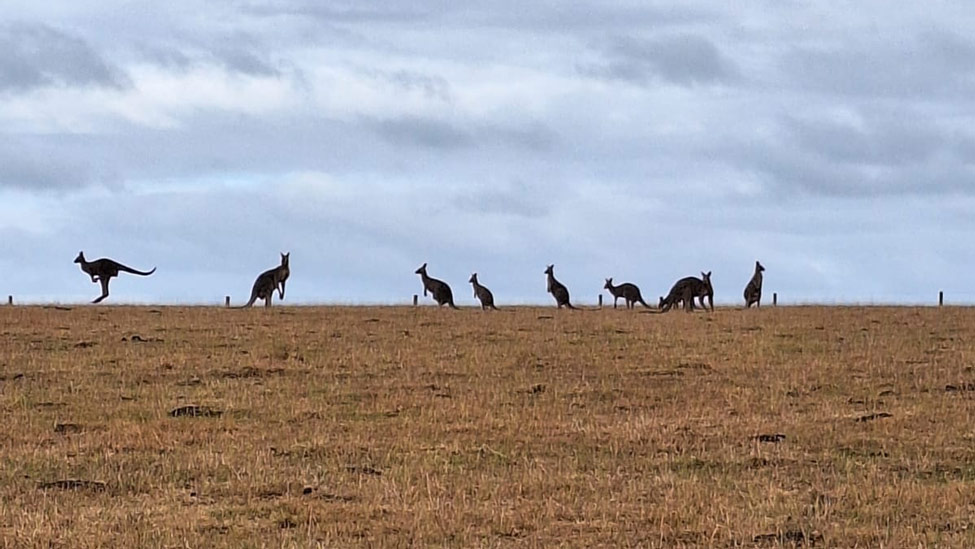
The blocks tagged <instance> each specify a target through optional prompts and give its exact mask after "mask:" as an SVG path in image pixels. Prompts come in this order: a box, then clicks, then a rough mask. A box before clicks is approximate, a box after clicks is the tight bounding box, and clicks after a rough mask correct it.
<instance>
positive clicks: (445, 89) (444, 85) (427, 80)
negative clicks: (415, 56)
mask: <svg viewBox="0 0 975 549" xmlns="http://www.w3.org/2000/svg"><path fill="white" fill-rule="evenodd" d="M377 74H378V75H379V76H381V77H382V78H384V79H385V80H386V81H387V82H390V83H391V84H393V85H395V86H398V87H399V88H401V89H403V90H406V91H414V90H418V91H420V92H422V93H423V94H424V95H425V96H427V97H429V98H436V99H439V100H441V101H444V102H448V103H449V102H450V101H451V94H450V84H449V83H448V82H447V80H446V79H445V78H443V77H440V76H431V75H427V74H423V73H421V72H416V71H408V70H403V69H401V70H397V71H392V72H380V73H377Z"/></svg>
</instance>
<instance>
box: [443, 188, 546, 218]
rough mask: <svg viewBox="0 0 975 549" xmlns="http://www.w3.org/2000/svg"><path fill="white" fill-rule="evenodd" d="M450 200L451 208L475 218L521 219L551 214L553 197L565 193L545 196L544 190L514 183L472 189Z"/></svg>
mask: <svg viewBox="0 0 975 549" xmlns="http://www.w3.org/2000/svg"><path fill="white" fill-rule="evenodd" d="M472 186H473V188H471V189H469V190H465V191H463V192H460V193H458V195H457V196H456V197H455V198H454V199H453V204H454V206H455V207H457V208H459V209H461V210H463V211H467V212H475V213H479V214H487V215H505V216H517V217H525V218H541V217H545V216H546V215H548V214H549V212H550V211H551V205H550V204H551V203H552V202H555V201H556V200H555V198H554V197H556V196H558V197H559V198H563V196H562V195H564V194H565V193H559V194H555V193H550V192H546V188H547V186H545V185H541V184H535V185H528V184H526V183H524V182H522V181H518V182H515V183H512V184H508V185H497V184H488V185H472Z"/></svg>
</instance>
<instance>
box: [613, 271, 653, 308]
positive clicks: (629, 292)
mask: <svg viewBox="0 0 975 549" xmlns="http://www.w3.org/2000/svg"><path fill="white" fill-rule="evenodd" d="M603 288H605V289H607V290H609V293H610V294H612V296H613V308H614V309H615V308H616V302H617V301H618V300H619V298H621V297H622V298H623V301H625V302H626V308H627V309H632V308H633V306H634V304H636V303H642V304H643V306H644V307H646V308H648V309H649V308H650V306H649V305H647V302H646V301H644V300H643V296H642V295H640V288H637V286H636V284H630V283H629V282H624V283H622V284H620V285H619V286H613V278H612V277H610V278H607V279H606V284H605V285H604V286H603Z"/></svg>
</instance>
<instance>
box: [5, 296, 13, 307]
mask: <svg viewBox="0 0 975 549" xmlns="http://www.w3.org/2000/svg"><path fill="white" fill-rule="evenodd" d="M13 304H14V296H12V295H8V296H7V305H13Z"/></svg>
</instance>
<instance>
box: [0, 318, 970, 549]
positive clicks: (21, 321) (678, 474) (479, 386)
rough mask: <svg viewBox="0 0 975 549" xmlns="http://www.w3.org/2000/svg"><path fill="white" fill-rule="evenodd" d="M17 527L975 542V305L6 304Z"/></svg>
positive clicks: (469, 538) (6, 383)
mask: <svg viewBox="0 0 975 549" xmlns="http://www.w3.org/2000/svg"><path fill="white" fill-rule="evenodd" d="M0 335H2V338H0V411H2V414H3V415H2V417H3V418H4V419H5V422H4V423H5V424H4V427H3V429H2V430H0V448H2V449H3V451H2V453H0V460H2V467H0V539H2V540H3V541H2V545H3V546H10V547H13V546H17V547H22V546H25V547H41V546H43V547H51V546H54V547H104V546H117V547H253V546H270V547H278V546H285V547H288V546H293V547H308V546H316V545H318V546H330V547H347V546H389V547H406V546H452V547H484V546H490V547H497V546H552V545H559V544H561V545H569V546H587V547H588V546H606V547H740V546H749V547H750V546H756V547H794V546H803V547H810V546H817V547H918V546H932V547H934V546H937V547H971V546H975V526H973V525H975V516H973V515H975V496H973V494H975V490H973V488H975V433H973V427H972V425H973V424H972V414H973V410H975V402H973V396H975V370H973V360H972V359H973V353H975V312H973V311H972V310H969V309H964V308H943V309H933V308H842V307H830V308H820V307H795V308H778V309H772V308H764V309H761V310H750V311H742V310H732V309H719V310H718V311H717V312H716V313H714V314H702V313H696V314H684V313H679V312H678V313H671V314H667V315H656V314H646V313H636V312H632V311H625V310H612V309H606V310H600V311H593V310H589V311H578V312H574V311H556V310H554V309H551V308H517V309H511V310H506V311H499V312H486V313H485V312H481V311H480V310H473V309H467V310H461V311H449V310H437V309H434V308H432V307H420V308H400V307H388V308H339V307H334V308H333V307H322V308H303V307H298V308H274V309H272V310H269V311H267V310H263V309H251V310H228V309H219V308H203V307H199V308H175V307H172V308H171V307H159V308H149V307H77V308H72V309H71V310H63V309H54V308H41V307H5V308H0Z"/></svg>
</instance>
